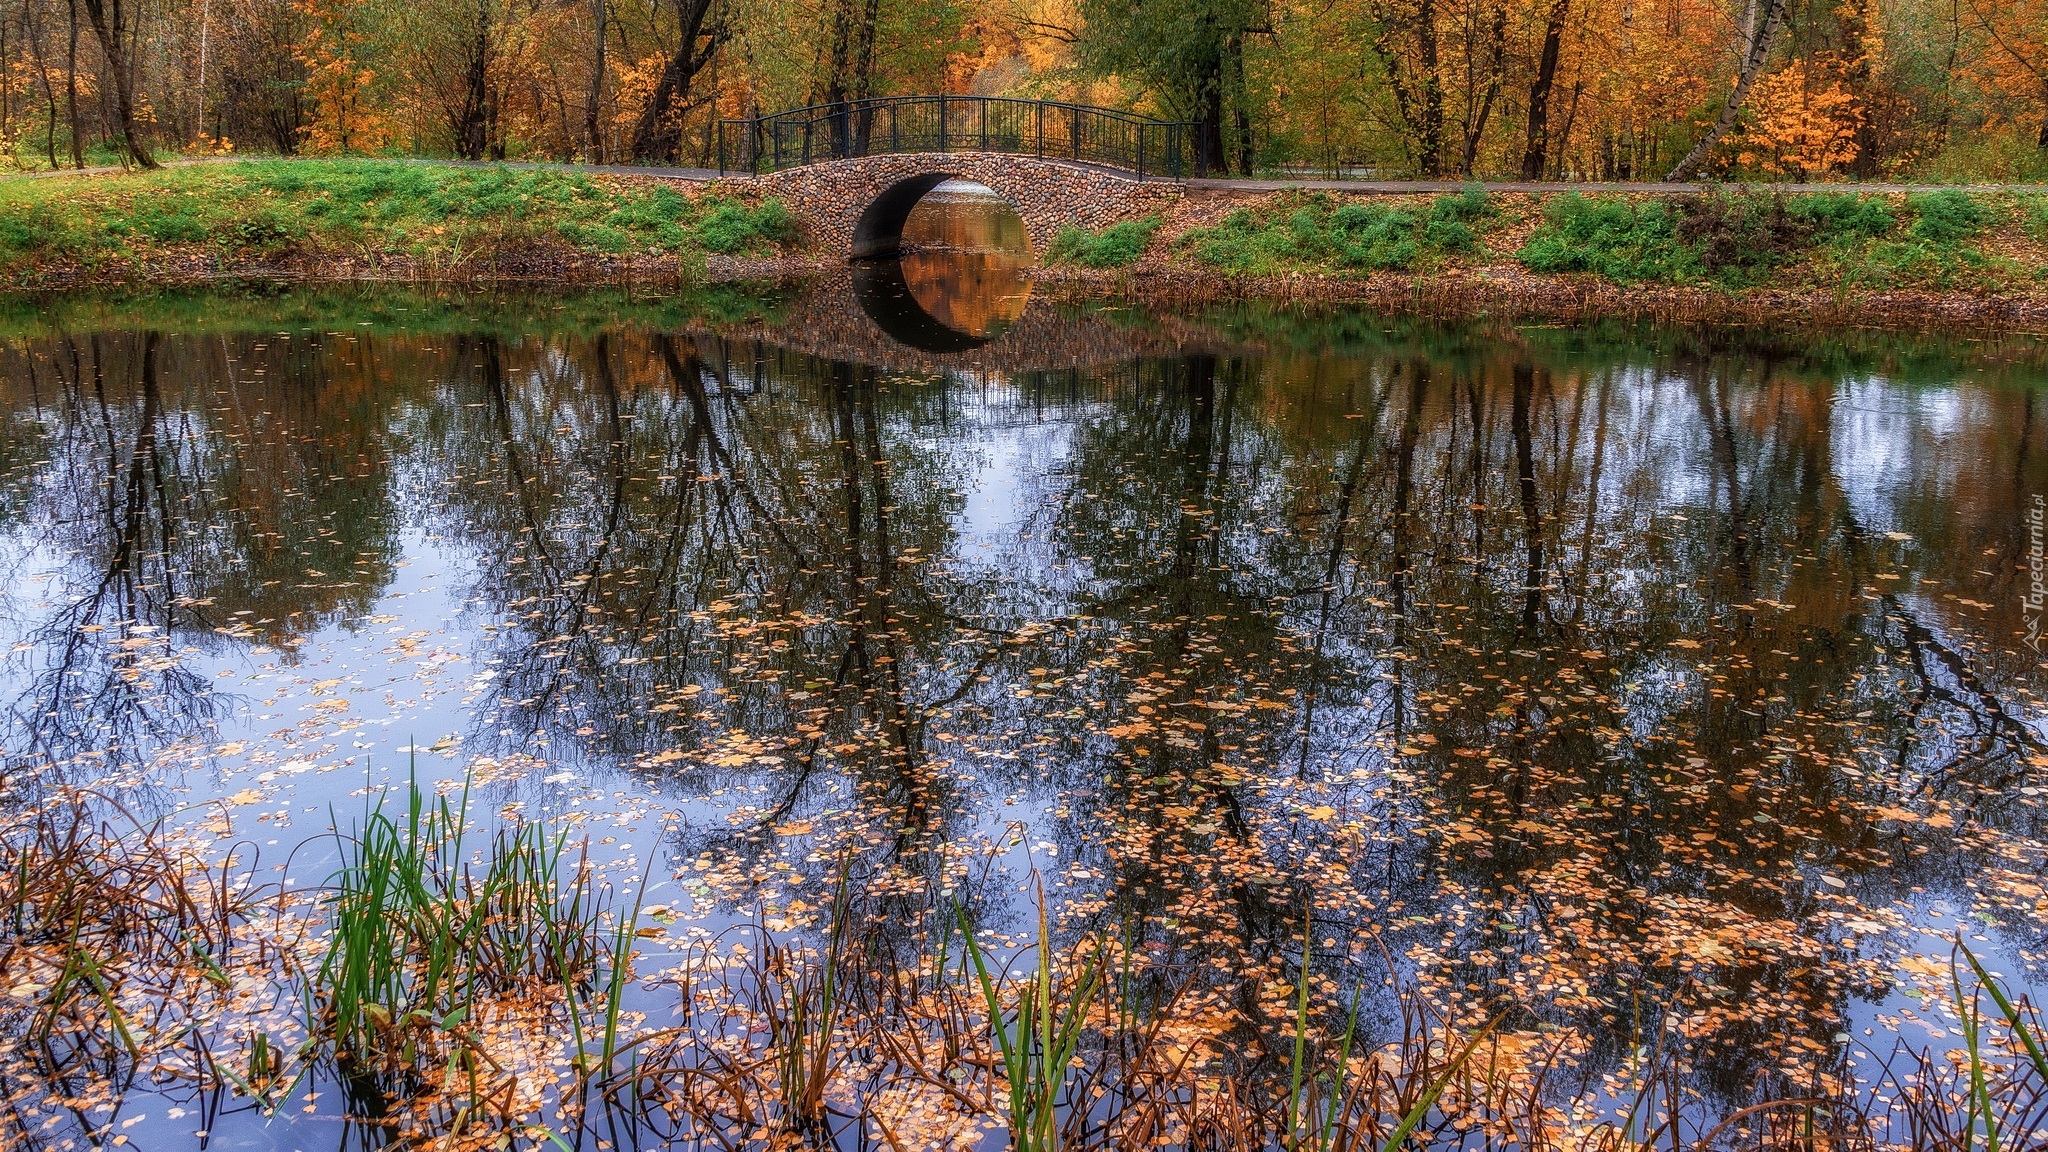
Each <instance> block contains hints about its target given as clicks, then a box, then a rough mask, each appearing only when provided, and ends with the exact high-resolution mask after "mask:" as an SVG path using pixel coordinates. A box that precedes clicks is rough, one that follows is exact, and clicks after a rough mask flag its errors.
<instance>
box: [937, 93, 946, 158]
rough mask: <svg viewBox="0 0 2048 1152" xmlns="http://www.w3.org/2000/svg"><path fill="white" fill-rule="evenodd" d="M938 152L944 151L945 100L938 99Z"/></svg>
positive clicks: (942, 97) (942, 98)
mask: <svg viewBox="0 0 2048 1152" xmlns="http://www.w3.org/2000/svg"><path fill="white" fill-rule="evenodd" d="M939 151H941V152H944V151H946V98H945V97H944V96H941V97H939Z"/></svg>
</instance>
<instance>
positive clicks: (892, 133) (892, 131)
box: [889, 104, 903, 152]
mask: <svg viewBox="0 0 2048 1152" xmlns="http://www.w3.org/2000/svg"><path fill="white" fill-rule="evenodd" d="M889 151H891V152H901V151H903V145H902V144H901V143H899V142H898V139H897V136H896V105H894V104H891V105H889Z"/></svg>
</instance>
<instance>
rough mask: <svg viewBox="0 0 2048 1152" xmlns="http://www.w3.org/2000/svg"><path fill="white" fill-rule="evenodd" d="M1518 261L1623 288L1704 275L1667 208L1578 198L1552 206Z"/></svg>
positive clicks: (1656, 204) (1568, 197)
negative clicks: (1680, 239) (1681, 240)
mask: <svg viewBox="0 0 2048 1152" xmlns="http://www.w3.org/2000/svg"><path fill="white" fill-rule="evenodd" d="M1516 258H1517V259H1519V260H1520V261H1521V262H1522V264H1523V266H1524V267H1526V268H1528V269H1529V270H1530V271H1532V272H1552V273H1554V272H1592V273H1596V274H1598V275H1601V276H1605V277H1606V278H1607V279H1609V280H1613V281H1615V282H1617V283H1621V284H1632V283H1636V282H1638V281H1643V280H1665V281H1676V280H1687V279H1691V278H1692V277H1694V276H1696V275H1698V274H1699V272H1700V264H1699V260H1698V257H1697V255H1696V254H1695V253H1694V251H1693V249H1692V248H1691V247H1690V246H1688V245H1684V244H1681V243H1679V242H1678V221H1677V217H1676V214H1675V213H1674V212H1673V210H1672V208H1671V207H1670V206H1669V205H1667V204H1666V203H1665V202H1663V201H1661V200H1650V201H1645V202H1643V203H1640V204H1638V203H1630V202H1629V201H1626V200H1593V199H1590V198H1588V197H1585V196H1582V195H1580V194H1579V193H1577V192H1570V193H1566V194H1565V195H1563V196H1560V197H1558V198H1557V199H1555V200H1553V201H1551V202H1550V204H1549V205H1548V206H1547V207H1546V208H1545V209H1544V212H1543V223H1542V224H1541V225H1539V226H1538V227H1537V228H1536V230H1535V231H1534V232H1532V233H1530V235H1529V239H1528V241H1527V242H1526V243H1524V244H1523V245H1522V249H1521V251H1520V252H1518V253H1516Z"/></svg>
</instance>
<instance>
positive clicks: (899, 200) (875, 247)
mask: <svg viewBox="0 0 2048 1152" xmlns="http://www.w3.org/2000/svg"><path fill="white" fill-rule="evenodd" d="M942 190H944V191H951V192H953V193H954V195H955V196H956V197H957V196H959V195H960V194H961V193H963V192H964V193H966V194H967V195H969V196H970V197H974V198H978V199H982V200H985V201H988V202H992V203H995V204H1000V205H1001V206H1002V208H1003V209H1004V212H1003V214H1004V215H1006V216H1007V217H1008V220H1007V223H1009V224H1010V225H1012V227H1009V228H1003V229H999V230H998V231H999V232H1000V233H1001V234H1000V235H986V236H982V237H978V238H976V241H975V243H976V245H977V246H979V247H986V246H988V245H990V244H995V245H999V246H1001V247H1005V248H1016V249H1018V250H1019V251H1021V252H1022V254H1023V255H1024V256H1025V257H1027V258H1028V257H1029V256H1030V255H1031V241H1030V239H1029V237H1028V236H1027V234H1026V233H1025V231H1024V227H1023V220H1022V218H1021V217H1019V216H1018V215H1017V207H1016V205H1014V204H1011V203H1010V202H1009V201H1008V200H1007V199H1005V198H1004V197H1003V196H1002V194H1001V193H998V192H996V191H995V190H994V189H992V188H989V187H988V186H987V185H985V184H978V183H975V182H974V181H972V180H967V179H964V178H962V177H960V176H959V175H957V174H955V173H951V172H925V173H920V174H918V175H916V176H911V177H907V178H905V179H902V180H899V181H897V182H896V183H894V184H891V185H890V186H889V187H887V188H884V189H883V190H882V191H881V192H880V193H879V194H878V195H876V197H875V198H874V199H873V200H871V201H869V202H868V206H867V207H866V208H864V209H863V210H862V211H861V214H860V219H859V220H857V221H855V223H854V226H853V251H852V252H851V256H852V257H853V259H855V260H875V259H886V258H889V257H892V256H897V255H900V254H901V253H902V252H903V249H904V243H905V231H904V230H905V228H906V227H908V226H909V225H910V224H911V220H912V216H913V215H914V214H916V215H923V213H918V211H917V210H918V208H919V206H920V205H928V204H929V203H930V201H929V199H928V198H930V197H932V194H933V193H934V192H940V191H942ZM983 214H984V215H986V213H983ZM916 231H919V232H929V231H930V230H929V229H920V230H916ZM920 238H921V239H924V238H925V237H920ZM940 243H941V244H945V243H948V240H941V241H940Z"/></svg>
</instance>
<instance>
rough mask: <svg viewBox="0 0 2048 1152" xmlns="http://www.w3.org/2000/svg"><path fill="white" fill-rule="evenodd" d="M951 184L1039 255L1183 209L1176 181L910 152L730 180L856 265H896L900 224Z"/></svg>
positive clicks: (1031, 161)
mask: <svg viewBox="0 0 2048 1152" xmlns="http://www.w3.org/2000/svg"><path fill="white" fill-rule="evenodd" d="M948 179H960V180H972V181H974V182H975V183H977V184H985V185H987V186H988V187H989V188H990V189H991V190H993V191H994V192H995V193H996V195H998V196H1001V197H1002V198H1003V199H1005V200H1008V201H1009V202H1010V204H1011V205H1012V206H1014V207H1015V208H1016V209H1017V215H1018V216H1019V217H1020V218H1021V219H1022V220H1023V221H1024V232H1025V235H1026V236H1028V237H1029V238H1030V240H1031V250H1032V252H1033V253H1034V254H1043V253H1044V252H1045V250H1046V248H1047V246H1049V245H1050V244H1051V243H1052V241H1053V237H1055V236H1057V235H1059V232H1060V229H1062V228H1068V227H1079V228H1088V229H1100V228H1105V227H1108V226H1109V225H1111V224H1118V223H1122V222H1123V221H1126V220H1136V219H1139V218H1141V217H1144V216H1147V215H1150V214H1151V213H1153V212H1158V211H1163V210H1164V209H1165V208H1167V207H1168V206H1169V205H1171V204H1172V203H1173V202H1174V201H1176V200H1178V199H1180V197H1181V194H1182V185H1181V183H1180V182H1179V181H1177V180H1164V179H1156V178H1155V179H1144V178H1141V177H1139V176H1136V175H1134V174H1131V173H1126V172H1121V171H1118V170H1116V169H1113V168H1108V167H1104V166H1098V165H1094V164H1088V163H1076V162H1074V161H1071V160H1055V159H1040V158H1038V157H1035V156H1027V155H1018V154H1015V153H1001V152H905V153H893V154H884V155H873V156H861V157H855V158H853V159H849V160H828V161H824V162H822V163H812V164H809V165H806V166H804V167H800V168H790V169H787V170H785V171H781V172H773V173H769V174H767V175H762V176H749V177H738V178H734V179H733V180H732V181H731V182H732V184H733V185H734V187H735V190H744V191H745V192H747V193H750V194H752V195H757V196H762V197H770V196H772V197H775V198H777V199H779V200H781V201H782V202H783V203H784V204H786V205H788V206H789V210H790V212H791V213H793V214H794V215H795V216H796V217H797V218H798V219H799V221H801V223H802V225H803V227H804V228H805V230H806V233H807V235H808V236H809V237H810V238H811V239H812V240H813V241H814V242H817V243H818V244H819V246H821V247H825V248H828V249H836V250H837V251H840V252H843V253H845V254H846V255H847V256H848V257H850V258H853V259H865V258H867V257H876V256H890V255H894V254H895V253H896V252H897V251H898V249H899V247H900V245H901V243H902V239H903V222H904V221H905V220H906V219H908V218H909V216H910V210H911V208H913V207H915V206H916V204H917V202H918V201H919V200H920V199H922V198H923V197H924V195H925V193H927V192H930V191H931V190H932V189H934V188H936V187H938V186H939V185H940V184H941V183H943V182H944V181H946V180H948Z"/></svg>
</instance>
